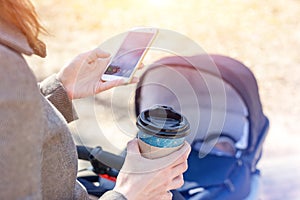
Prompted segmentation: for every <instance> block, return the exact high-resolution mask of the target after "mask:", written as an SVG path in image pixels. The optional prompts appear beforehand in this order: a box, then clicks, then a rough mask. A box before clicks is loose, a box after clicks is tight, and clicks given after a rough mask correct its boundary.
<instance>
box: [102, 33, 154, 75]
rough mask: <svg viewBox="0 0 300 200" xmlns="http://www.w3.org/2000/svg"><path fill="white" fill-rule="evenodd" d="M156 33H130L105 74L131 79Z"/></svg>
mask: <svg viewBox="0 0 300 200" xmlns="http://www.w3.org/2000/svg"><path fill="white" fill-rule="evenodd" d="M154 35H155V33H147V32H129V33H128V34H127V36H126V38H125V40H124V41H123V43H122V45H121V47H120V49H119V50H118V51H117V53H116V55H115V56H114V57H113V60H112V61H111V63H110V64H109V66H108V68H107V69H106V71H105V72H104V74H108V75H114V76H122V77H127V78H128V77H130V75H131V74H132V72H133V70H134V68H135V66H136V65H137V63H138V62H139V60H140V58H141V56H142V55H143V53H144V52H145V50H146V49H147V47H148V45H149V43H150V42H151V41H152V39H153V37H154Z"/></svg>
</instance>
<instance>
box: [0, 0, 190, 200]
mask: <svg viewBox="0 0 300 200" xmlns="http://www.w3.org/2000/svg"><path fill="white" fill-rule="evenodd" d="M41 31H44V29H43V28H42V27H41V25H40V24H39V22H38V20H37V16H36V13H35V10H34V8H33V6H32V4H31V3H30V1H29V0H0V83H1V84H0V137H1V139H0V169H1V173H2V174H1V181H0V199H88V195H87V193H86V191H85V190H84V188H83V187H82V186H81V185H80V184H79V183H77V182H76V174H77V153H76V148H75V145H74V142H73V139H72V136H71V133H70V131H69V129H68V127H67V123H68V122H71V121H73V120H75V119H76V114H74V111H73V108H72V102H71V100H72V99H75V98H83V97H87V96H90V95H93V94H95V93H100V92H102V91H104V90H107V89H110V88H112V87H116V86H119V85H122V84H123V82H121V81H111V82H101V81H99V77H101V74H102V73H103V70H104V68H105V67H106V65H107V64H108V62H109V56H110V55H109V54H108V53H106V52H103V51H102V50H101V49H98V48H97V49H94V50H91V51H89V52H85V53H82V54H80V55H78V56H77V57H75V59H73V61H72V62H71V63H69V64H68V65H67V66H66V67H65V68H63V69H62V70H61V71H60V72H59V73H58V74H56V75H53V76H51V77H49V78H47V79H46V80H44V81H43V82H41V83H40V84H39V85H38V84H37V83H36V78H35V76H34V75H33V74H32V71H31V70H30V68H29V67H28V65H27V63H26V61H25V60H24V58H23V56H22V54H26V55H32V54H36V55H39V56H41V57H45V56H46V50H45V45H44V43H43V42H41V41H40V40H39V39H38V35H39V33H40V32H41ZM189 150H190V147H189V146H188V145H185V146H184V147H183V148H182V149H181V150H179V151H177V152H175V153H173V154H171V155H169V156H167V157H164V158H163V159H158V160H147V159H144V158H142V157H141V155H140V153H139V148H138V146H137V142H136V140H133V141H131V142H130V143H129V144H128V154H127V157H126V160H125V164H124V167H123V170H121V172H120V174H119V176H118V178H117V183H116V187H115V188H114V189H113V190H112V191H109V192H107V193H106V194H105V195H104V196H103V197H101V199H129V200H131V199H170V198H171V196H172V195H171V193H170V192H168V191H169V190H172V189H176V188H178V187H180V186H181V185H182V184H183V178H182V173H183V172H184V171H185V170H186V169H187V164H186V159H187V157H188V154H189ZM161 162H168V164H166V165H164V166H162V167H160V168H159V169H156V168H157V166H158V165H160V163H161ZM151 166H152V167H151ZM145 167H148V168H147V171H145ZM133 169H134V171H133ZM136 169H144V170H142V171H140V172H141V173H137V172H136Z"/></svg>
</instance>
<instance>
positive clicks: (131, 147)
mask: <svg viewBox="0 0 300 200" xmlns="http://www.w3.org/2000/svg"><path fill="white" fill-rule="evenodd" d="M127 154H140V149H139V144H138V139H137V138H134V139H133V140H131V141H129V142H128V144H127Z"/></svg>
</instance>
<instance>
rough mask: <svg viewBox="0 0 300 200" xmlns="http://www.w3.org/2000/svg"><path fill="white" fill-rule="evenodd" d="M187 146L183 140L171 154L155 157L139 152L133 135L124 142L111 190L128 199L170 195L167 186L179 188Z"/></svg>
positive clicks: (187, 151)
mask: <svg viewBox="0 0 300 200" xmlns="http://www.w3.org/2000/svg"><path fill="white" fill-rule="evenodd" d="M189 153H190V146H189V144H188V143H185V144H184V146H183V147H182V148H180V149H179V150H177V151H175V152H173V153H172V154H170V155H168V156H165V157H163V158H158V159H153V160H150V159H146V158H144V157H142V156H141V154H140V151H139V147H138V143H137V139H134V140H132V141H131V142H129V143H128V146H127V156H126V159H125V163H124V165H123V167H122V169H121V171H120V173H119V175H118V178H117V182H116V186H115V188H114V190H115V191H117V192H119V193H121V194H123V195H124V196H125V197H126V198H127V199H128V200H139V199H143V200H147V199H149V200H150V199H158V200H159V199H172V193H170V192H169V191H170V190H173V189H177V188H180V187H181V186H182V185H183V183H184V180H183V175H182V174H183V172H185V171H186V170H187V168H188V165H187V158H188V155H189Z"/></svg>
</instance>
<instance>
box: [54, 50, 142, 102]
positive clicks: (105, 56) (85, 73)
mask: <svg viewBox="0 0 300 200" xmlns="http://www.w3.org/2000/svg"><path fill="white" fill-rule="evenodd" d="M109 61H110V54H109V53H107V52H104V51H103V50H101V49H100V48H96V49H94V50H91V51H88V52H85V53H82V54H79V55H78V56H77V57H75V58H74V59H73V60H72V61H71V62H70V63H69V64H68V65H67V66H65V67H64V68H63V69H61V70H60V72H59V73H58V74H57V78H58V80H59V81H60V82H61V83H62V84H63V86H64V88H65V89H66V91H67V93H68V96H69V98H70V99H79V98H84V97H88V96H91V95H94V94H98V93H99V92H102V91H104V90H108V89H110V88H113V87H116V86H119V85H124V84H125V82H124V81H123V80H114V81H108V82H104V81H102V80H101V76H102V74H103V73H104V70H105V69H106V66H107V65H108V63H109ZM137 80H138V79H137V78H134V79H133V81H132V83H134V82H137Z"/></svg>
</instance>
